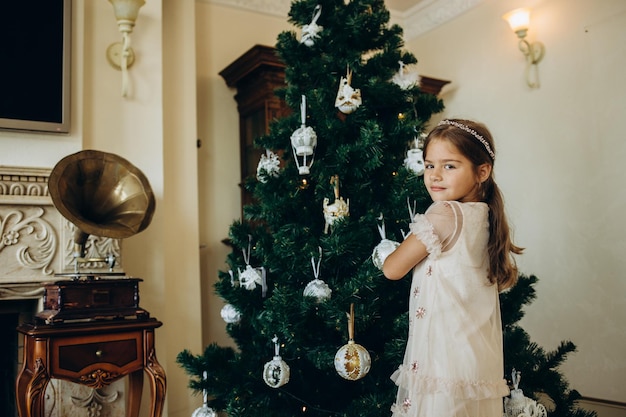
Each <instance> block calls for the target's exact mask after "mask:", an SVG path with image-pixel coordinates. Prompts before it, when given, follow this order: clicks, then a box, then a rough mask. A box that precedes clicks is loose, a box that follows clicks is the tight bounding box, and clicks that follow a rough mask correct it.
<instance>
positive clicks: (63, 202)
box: [48, 150, 155, 257]
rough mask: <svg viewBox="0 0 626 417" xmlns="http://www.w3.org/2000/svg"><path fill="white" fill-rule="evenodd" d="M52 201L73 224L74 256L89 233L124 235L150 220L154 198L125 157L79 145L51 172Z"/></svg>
mask: <svg viewBox="0 0 626 417" xmlns="http://www.w3.org/2000/svg"><path fill="white" fill-rule="evenodd" d="M48 189H49V191H50V197H51V198H52V202H53V203H54V206H55V207H56V208H57V210H59V212H60V213H61V215H63V217H65V218H66V219H68V220H69V221H70V222H72V223H73V224H74V225H75V226H76V230H75V233H74V248H75V249H74V252H75V254H74V256H75V257H76V256H78V257H83V256H84V245H85V242H86V241H87V238H88V237H89V235H95V236H101V237H108V238H113V239H123V238H127V237H130V236H133V235H134V234H136V233H139V232H141V231H142V230H144V229H145V228H146V227H148V225H149V224H150V222H151V221H152V215H153V214H154V208H155V200H154V193H153V192H152V188H150V183H149V182H148V179H147V178H146V177H145V176H144V174H143V173H142V172H141V171H140V170H139V169H137V168H136V167H135V166H134V165H133V164H131V163H130V162H128V161H127V160H125V159H124V158H122V157H120V156H118V155H115V154H111V153H106V152H101V151H95V150H84V151H80V152H77V153H75V154H72V155H68V156H66V157H65V158H63V159H61V160H60V161H59V162H58V163H57V164H56V165H55V167H54V168H53V169H52V172H51V173H50V177H49V179H48Z"/></svg>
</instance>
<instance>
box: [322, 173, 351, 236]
mask: <svg viewBox="0 0 626 417" xmlns="http://www.w3.org/2000/svg"><path fill="white" fill-rule="evenodd" d="M330 183H331V184H333V185H334V186H335V202H334V203H332V204H328V203H329V202H330V200H329V199H328V198H324V203H323V204H324V221H325V223H326V224H325V226H324V233H328V230H329V228H330V227H331V226H332V225H333V224H334V223H335V222H336V221H337V220H338V219H342V218H344V217H347V216H349V215H350V200H349V199H348V200H347V201H344V199H343V197H340V196H339V176H337V175H333V176H332V177H331V179H330Z"/></svg>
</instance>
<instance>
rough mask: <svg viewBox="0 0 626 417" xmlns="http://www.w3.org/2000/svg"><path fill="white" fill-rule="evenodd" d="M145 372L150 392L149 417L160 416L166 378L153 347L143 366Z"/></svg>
mask: <svg viewBox="0 0 626 417" xmlns="http://www.w3.org/2000/svg"><path fill="white" fill-rule="evenodd" d="M145 371H146V374H148V378H149V380H150V391H151V393H152V405H151V409H150V416H151V417H161V416H162V414H163V405H164V403H165V390H166V386H167V383H166V379H165V371H164V370H163V367H162V366H161V364H159V362H158V361H157V358H156V352H155V351H154V348H152V349H151V350H150V354H149V355H148V363H147V364H146V368H145Z"/></svg>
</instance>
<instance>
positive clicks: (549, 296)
mask: <svg viewBox="0 0 626 417" xmlns="http://www.w3.org/2000/svg"><path fill="white" fill-rule="evenodd" d="M522 3H527V4H528V3H531V4H532V5H533V15H532V22H531V29H530V31H529V37H530V38H531V39H532V40H534V39H537V40H540V41H542V42H543V43H544V44H545V47H546V55H545V58H544V59H543V61H542V62H541V63H540V64H539V73H540V79H541V87H540V88H539V89H537V90H530V89H529V88H527V87H526V85H525V84H524V81H523V71H524V60H523V56H522V54H521V53H520V52H519V51H518V49H517V42H516V36H515V35H514V34H513V33H512V32H511V31H510V29H509V28H508V25H507V24H506V22H504V21H503V20H502V19H501V18H500V16H501V15H502V14H504V13H505V12H507V11H508V10H510V9H512V8H514V7H519V6H520V5H521V4H522ZM625 41H626V2H624V1H623V0H602V1H598V2H591V1H587V0H544V1H541V0H536V1H532V2H521V1H501V0H488V1H485V2H484V3H483V4H482V5H481V6H478V7H477V8H475V9H473V10H471V11H469V12H467V13H465V14H463V15H462V16H460V17H458V18H457V19H455V20H453V21H451V22H449V23H447V24H446V25H444V26H443V27H440V28H438V29H436V30H433V31H431V32H428V33H426V34H424V35H422V36H421V37H419V38H418V39H415V40H413V41H411V42H409V43H408V47H409V48H410V49H411V50H412V51H413V52H414V53H415V54H416V55H417V57H418V59H419V61H420V64H419V68H421V71H422V72H423V73H424V74H427V75H432V76H436V77H440V78H444V79H448V80H452V84H451V85H450V86H448V87H446V89H445V90H444V91H445V94H444V95H443V99H444V101H445V104H446V111H445V116H446V117H456V116H460V117H469V118H476V119H478V120H481V121H483V122H485V123H486V124H487V125H488V126H489V127H490V129H491V131H492V133H493V134H494V135H495V138H496V145H497V148H498V158H497V162H496V170H495V172H496V175H497V179H498V182H499V184H500V185H501V187H502V189H503V191H504V193H505V198H506V202H507V205H508V212H509V215H510V220H511V221H512V223H513V225H514V227H515V237H516V240H517V243H518V244H520V245H522V246H524V247H526V252H525V255H523V256H522V257H521V259H520V260H519V265H520V269H521V270H522V272H524V273H527V274H535V275H537V277H538V278H539V280H540V282H539V284H538V286H537V296H538V298H537V300H536V301H534V302H533V303H532V304H531V306H530V307H529V308H528V311H527V314H526V317H525V318H524V319H523V320H522V322H521V324H522V326H523V327H524V328H525V329H526V330H527V331H528V332H529V333H530V335H531V337H532V339H533V340H534V341H536V342H537V343H538V344H539V345H541V346H543V347H544V348H546V349H548V350H552V349H554V348H556V347H557V346H558V344H559V342H560V341H561V340H565V339H569V340H571V341H573V342H574V343H575V344H576V345H577V347H578V352H577V353H575V354H572V355H571V356H570V357H569V358H568V360H567V362H566V363H565V365H564V366H563V371H564V372H565V376H566V377H567V378H568V379H569V381H570V383H571V385H572V386H573V387H574V388H576V389H578V390H579V391H580V392H581V394H582V395H584V396H588V397H595V398H602V399H608V400H613V401H620V402H626V390H624V386H623V375H624V371H626V354H625V353H624V352H625V350H624V349H625V348H626V326H624V319H625V318H626V296H625V294H626V281H625V280H624V271H625V270H626V257H625V256H624V251H625V249H626V237H625V235H626V233H625V232H626V224H625V223H624V221H623V220H622V217H623V212H624V209H625V208H626V191H624V182H625V180H626V171H624V169H623V158H624V155H626V141H624V135H623V133H622V132H623V128H622V127H621V126H620V125H621V120H624V118H625V117H626V99H625V98H624V97H626V78H625V77H624V75H623V68H624V66H625V65H626V42H625ZM523 380H524V377H523V376H522V385H523Z"/></svg>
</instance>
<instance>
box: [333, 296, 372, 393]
mask: <svg viewBox="0 0 626 417" xmlns="http://www.w3.org/2000/svg"><path fill="white" fill-rule="evenodd" d="M348 334H349V340H348V343H347V344H345V345H343V346H342V347H341V348H340V349H339V350H338V351H337V353H336V354H335V370H336V371H337V373H338V374H339V376H341V377H342V378H344V379H347V380H350V381H356V380H357V379H361V378H363V377H364V376H365V375H367V373H368V372H369V371H370V368H371V366H372V358H371V356H370V354H369V352H368V351H367V349H365V348H364V347H363V346H361V345H359V344H357V343H355V342H354V304H350V314H348Z"/></svg>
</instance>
